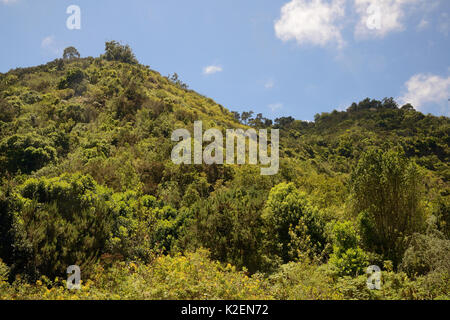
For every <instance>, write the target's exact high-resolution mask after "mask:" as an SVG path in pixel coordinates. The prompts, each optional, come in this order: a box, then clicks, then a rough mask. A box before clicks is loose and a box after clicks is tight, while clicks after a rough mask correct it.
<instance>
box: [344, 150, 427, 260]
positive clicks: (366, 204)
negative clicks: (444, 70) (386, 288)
mask: <svg viewBox="0 0 450 320" xmlns="http://www.w3.org/2000/svg"><path fill="white" fill-rule="evenodd" d="M351 180H352V194H353V200H354V210H355V213H356V214H357V215H358V216H359V222H360V229H361V234H362V239H363V241H364V244H365V245H366V247H367V249H368V250H370V251H372V252H375V253H378V254H381V255H382V256H383V257H384V258H386V259H389V260H392V261H393V263H394V265H397V264H398V263H399V262H400V260H401V257H402V255H403V252H404V250H405V245H406V239H407V237H408V236H410V235H411V234H413V233H414V232H417V231H420V230H421V228H422V227H423V225H424V213H423V210H422V208H421V206H420V199H421V194H422V192H421V175H420V174H419V171H418V168H417V166H416V165H414V164H413V163H412V162H410V161H408V160H407V159H406V158H405V156H404V154H403V153H401V152H398V151H395V150H390V151H387V152H383V151H381V150H379V149H375V148H372V149H370V150H369V151H367V152H366V153H364V154H363V155H362V157H361V159H360V161H359V163H358V165H357V167H356V169H355V170H354V172H353V174H352V178H351Z"/></svg>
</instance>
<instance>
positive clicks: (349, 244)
mask: <svg viewBox="0 0 450 320" xmlns="http://www.w3.org/2000/svg"><path fill="white" fill-rule="evenodd" d="M358 242H359V236H358V234H357V233H356V230H355V229H354V228H353V225H352V224H351V222H348V221H347V222H338V223H336V224H335V225H334V227H333V254H332V255H331V257H330V260H329V263H330V264H331V265H332V266H333V267H334V268H335V270H336V273H337V274H338V275H340V276H345V275H351V276H358V275H360V274H364V271H365V268H367V266H368V261H367V260H368V258H367V255H366V254H365V253H364V251H363V250H362V249H361V248H360V247H359V246H358Z"/></svg>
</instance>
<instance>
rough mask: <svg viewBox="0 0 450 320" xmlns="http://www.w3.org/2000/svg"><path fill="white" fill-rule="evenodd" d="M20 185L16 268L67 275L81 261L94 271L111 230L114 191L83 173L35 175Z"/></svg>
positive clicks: (33, 273)
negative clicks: (111, 202)
mask: <svg viewBox="0 0 450 320" xmlns="http://www.w3.org/2000/svg"><path fill="white" fill-rule="evenodd" d="M18 189H19V190H18V192H19V193H18V195H17V197H18V199H19V200H20V210H19V212H20V214H19V215H15V221H14V230H15V239H14V246H13V247H14V255H13V259H14V263H13V270H14V273H17V272H22V273H25V274H27V275H29V276H30V277H32V278H36V277H39V276H40V275H46V276H50V277H55V276H64V275H65V270H66V268H67V267H68V266H69V265H74V264H75V265H79V266H80V267H81V268H82V270H83V273H84V274H85V275H86V276H88V274H89V266H90V265H92V264H93V263H95V262H96V261H97V259H98V258H99V257H100V254H101V253H102V252H104V250H105V245H106V241H107V240H108V237H109V236H110V230H111V225H112V221H111V219H112V217H113V215H112V209H111V204H110V199H111V192H110V191H109V190H108V189H106V188H103V187H101V186H99V185H97V183H96V182H95V181H94V180H93V179H92V177H90V176H83V175H80V174H75V175H68V174H65V175H62V176H60V177H56V178H50V179H47V178H40V179H34V178H31V179H28V180H27V181H26V182H25V183H24V184H23V185H21V186H20V187H19V188H18Z"/></svg>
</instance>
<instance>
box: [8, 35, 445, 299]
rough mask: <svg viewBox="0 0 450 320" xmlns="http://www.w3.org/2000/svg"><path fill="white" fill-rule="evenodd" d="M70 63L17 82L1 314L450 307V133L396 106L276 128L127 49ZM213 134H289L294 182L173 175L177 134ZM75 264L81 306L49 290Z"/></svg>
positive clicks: (184, 169) (249, 171) (234, 173)
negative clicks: (28, 306) (403, 304)
mask: <svg viewBox="0 0 450 320" xmlns="http://www.w3.org/2000/svg"><path fill="white" fill-rule="evenodd" d="M69 49H70V50H69ZM63 58H64V59H56V60H54V61H51V62H49V63H47V64H45V65H41V66H36V67H30V68H17V69H14V70H11V71H9V72H8V73H6V74H0V178H1V179H2V184H1V187H0V258H1V259H2V260H3V264H1V263H0V270H7V272H9V280H10V281H13V280H14V278H15V277H16V281H15V282H14V283H13V284H9V283H6V282H5V281H3V280H0V286H1V290H0V297H1V298H6V299H16V298H19V299H20V298H31V299H36V298H49V299H50V298H53V299H76V298H81V299H100V298H107V299H119V298H123V299H127V298H130V299H131V298H135V299H140V298H145V299H147V298H149V299H150V298H158V299H159V298H192V299H202V298H205V297H206V298H212V299H213V298H218V299H219V298H220V299H222V298H226V299H236V298H244V299H247V298H256V299H265V298H268V299H270V298H276V299H341V298H343V299H439V298H442V299H445V298H448V288H449V281H450V280H449V275H448V271H447V269H448V263H447V261H448V260H449V259H448V257H447V256H448V252H447V251H448V250H447V249H448V243H447V242H448V241H449V235H450V232H449V230H450V229H449V228H450V227H449V226H450V215H449V210H448V208H449V197H450V188H449V181H450V168H449V163H450V157H449V148H448V146H449V145H450V137H449V133H450V130H449V128H450V122H449V119H448V118H447V117H435V116H432V115H423V114H422V113H420V112H417V111H415V110H414V108H413V107H412V106H411V105H405V106H403V107H401V108H399V107H398V106H397V104H396V103H395V101H394V100H393V99H392V98H386V99H383V100H382V101H378V100H371V99H365V100H363V101H361V102H359V103H354V104H352V105H351V106H350V107H349V108H348V109H347V110H346V111H336V110H335V111H333V112H330V113H322V114H320V115H317V116H316V117H315V121H314V122H307V121H300V120H295V119H294V118H292V117H289V116H286V117H280V118H277V119H275V120H274V121H273V123H272V120H270V119H267V118H265V117H263V115H262V114H258V113H256V114H255V113H254V112H253V111H247V112H243V113H242V114H240V113H237V112H230V111H228V110H227V109H226V108H224V107H223V106H221V105H219V104H217V103H216V102H214V101H213V100H212V99H209V98H207V97H204V96H202V95H200V94H198V93H196V92H195V91H193V90H188V87H187V84H185V83H183V82H182V81H181V80H180V79H179V77H178V76H177V75H176V74H174V75H173V76H170V77H164V76H161V75H160V74H159V73H158V72H156V71H153V70H150V68H149V67H147V66H142V65H139V64H138V62H137V61H136V58H135V57H134V54H133V52H132V51H131V49H130V48H129V47H128V46H126V45H121V44H119V43H118V42H115V41H111V42H108V43H106V50H105V54H104V55H102V56H101V57H100V58H91V57H89V58H83V59H81V58H79V53H78V52H76V49H75V50H74V48H73V49H72V48H68V49H67V50H66V52H65V55H64V57H63ZM196 120H202V121H203V124H204V129H205V130H206V129H209V128H213V127H215V128H219V129H220V130H222V131H223V132H224V131H225V129H231V128H242V129H248V128H249V127H253V128H255V129H260V128H268V129H271V128H277V129H280V170H279V173H278V174H277V175H274V176H261V175H260V170H259V168H258V167H257V166H252V165H243V166H235V165H211V166H210V165H191V166H188V165H180V166H178V165H175V164H173V163H172V162H171V159H170V154H171V150H172V148H173V146H174V143H173V142H172V141H171V139H170V137H171V133H172V132H173V130H175V129H177V128H187V129H188V130H192V126H193V122H194V121H196ZM425 218H427V219H430V220H433V225H435V226H434V227H433V228H431V229H430V228H429V230H428V231H426V230H425V223H424V221H425ZM353 226H357V227H356V228H354V227H353ZM333 227H334V228H333ZM333 229H334V230H333ZM360 238H361V241H360V240H359V239H360ZM200 248H205V249H207V250H208V251H209V252H210V257H209V256H208V254H206V253H205V251H204V250H203V249H200ZM197 249H198V250H199V251H197V252H196V253H192V251H196V250H197ZM155 257H159V258H158V259H155ZM387 259H388V260H392V261H393V263H390V264H388V263H386V264H385V267H384V270H383V271H382V277H383V285H382V289H381V290H373V291H370V290H368V289H367V286H366V280H367V276H366V275H363V274H362V273H363V271H364V268H365V267H366V266H367V265H368V264H369V262H370V264H377V265H380V266H381V265H383V262H386V260H387ZM216 260H218V261H219V262H216ZM75 263H76V264H81V266H82V274H83V280H86V282H85V283H83V290H81V292H77V293H73V292H68V291H67V290H66V289H64V288H63V284H62V282H61V279H59V280H56V281H51V280H49V277H53V276H56V275H57V276H62V275H64V276H65V268H66V267H67V266H68V265H70V264H75ZM222 263H230V264H232V265H234V266H236V267H237V268H238V269H239V270H240V269H243V270H244V271H243V272H240V271H237V270H238V269H236V268H235V267H231V266H225V265H222ZM283 263H285V264H284V265H283ZM5 265H6V266H5ZM394 270H396V271H395V272H394ZM257 271H262V272H265V274H264V275H262V274H256V273H255V272H257ZM250 273H251V274H253V276H249V275H250ZM1 274H6V273H4V272H3V271H0V276H1ZM3 277H5V276H3ZM37 279H38V281H37V282H33V281H34V280H37ZM52 279H53V278H52Z"/></svg>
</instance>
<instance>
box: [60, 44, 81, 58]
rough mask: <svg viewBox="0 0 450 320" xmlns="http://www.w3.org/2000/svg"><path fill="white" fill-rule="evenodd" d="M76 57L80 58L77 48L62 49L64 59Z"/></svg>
mask: <svg viewBox="0 0 450 320" xmlns="http://www.w3.org/2000/svg"><path fill="white" fill-rule="evenodd" d="M77 58H78V59H79V58H80V53H79V52H78V50H77V49H75V47H67V48H65V49H64V53H63V59H64V60H72V59H77Z"/></svg>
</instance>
